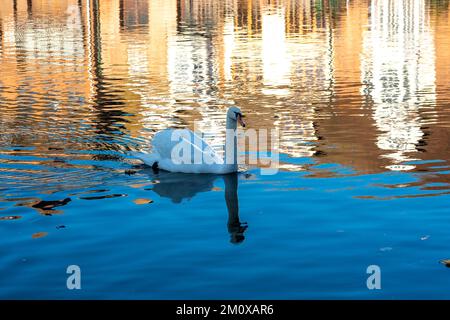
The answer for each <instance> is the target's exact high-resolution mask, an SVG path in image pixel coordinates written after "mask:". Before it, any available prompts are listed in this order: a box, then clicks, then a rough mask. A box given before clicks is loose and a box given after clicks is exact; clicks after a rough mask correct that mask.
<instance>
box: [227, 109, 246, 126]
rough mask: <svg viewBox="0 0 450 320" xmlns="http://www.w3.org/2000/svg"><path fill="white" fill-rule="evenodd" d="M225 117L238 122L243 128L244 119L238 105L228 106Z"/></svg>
mask: <svg viewBox="0 0 450 320" xmlns="http://www.w3.org/2000/svg"><path fill="white" fill-rule="evenodd" d="M227 117H228V118H230V119H231V120H233V121H237V122H239V124H240V125H241V126H243V127H244V128H245V122H244V119H242V117H243V116H242V112H241V109H239V108H238V107H230V108H229V109H228V112H227Z"/></svg>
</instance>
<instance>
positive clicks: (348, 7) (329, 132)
mask: <svg viewBox="0 0 450 320" xmlns="http://www.w3.org/2000/svg"><path fill="white" fill-rule="evenodd" d="M449 13H450V7H449V1H432V0H415V1H412V0H372V1H369V0H354V1H351V0H349V1H326V0H316V1H312V0H309V1H307V0H302V1H300V0H299V1H293V0H285V1H281V0H280V1H262V0H258V1H256V0H238V1H227V0H226V1H206V0H194V1H187V0H148V1H145V0H108V1H97V0H60V1H50V0H39V1H38V0H31V1H26V0H16V1H2V2H1V3H0V40H1V41H0V44H1V45H0V63H1V75H2V76H1V79H0V86H1V88H0V106H1V108H2V111H3V114H2V117H1V119H0V128H1V130H2V133H3V134H2V136H1V138H0V139H1V140H0V142H1V143H2V144H5V145H33V146H35V147H36V151H35V152H36V153H39V152H44V151H45V152H46V151H47V148H48V146H49V145H51V146H56V147H58V146H59V147H63V148H65V149H78V150H85V149H92V148H94V149H102V148H104V149H108V148H113V149H115V150H120V149H123V148H126V144H127V142H128V140H126V138H121V135H117V136H115V135H116V134H117V133H126V134H128V135H130V137H131V138H134V139H137V141H140V147H145V146H146V145H147V144H148V143H149V141H150V139H151V136H152V133H153V132H155V131H157V130H160V129H163V128H166V127H192V126H193V122H194V121H197V122H198V123H199V124H200V125H199V128H200V129H201V130H203V131H205V132H206V133H207V134H208V133H209V136H208V139H210V140H211V141H212V143H213V144H217V145H219V144H220V143H221V141H222V140H223V128H224V115H225V112H224V111H225V110H226V108H227V107H228V106H229V105H232V104H237V105H239V106H240V107H241V108H242V109H243V111H244V113H246V114H247V115H248V117H247V121H248V123H249V126H250V127H253V128H277V129H279V131H280V134H281V136H280V139H281V140H280V151H281V152H282V153H285V154H288V155H290V156H292V157H315V158H316V160H317V162H318V163H321V162H323V163H340V164H342V165H345V166H351V167H353V168H354V169H356V170H358V171H360V172H379V171H385V170H416V169H418V168H417V166H416V165H413V164H408V163H405V162H407V161H411V160H432V159H442V160H445V161H448V159H449V148H448V146H449V143H450V136H449V125H450V121H449V120H450V119H449V112H448V109H447V106H448V105H449V103H450V93H449V89H450V85H449V80H450V66H449V64H448V62H449V61H450V53H449V52H450V50H449V48H450V40H449V37H448V34H450V15H449ZM217 132H220V133H221V134H222V135H221V134H219V135H218V134H217ZM110 136H115V139H116V140H114V141H113V142H111V139H110V138H109V137H110ZM131 138H129V139H131ZM120 139H124V140H123V141H122V140H120ZM127 139H128V138H127ZM284 166H285V168H286V169H292V167H294V168H297V169H301V166H298V165H293V164H285V165H284ZM441 176H442V177H440V178H439V179H445V177H444V176H443V175H441Z"/></svg>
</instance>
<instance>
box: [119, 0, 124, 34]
mask: <svg viewBox="0 0 450 320" xmlns="http://www.w3.org/2000/svg"><path fill="white" fill-rule="evenodd" d="M124 11H125V4H124V3H123V0H120V1H119V25H120V28H121V29H123V28H124V27H125V12H124Z"/></svg>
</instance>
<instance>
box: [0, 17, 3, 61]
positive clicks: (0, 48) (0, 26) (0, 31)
mask: <svg viewBox="0 0 450 320" xmlns="http://www.w3.org/2000/svg"><path fill="white" fill-rule="evenodd" d="M0 54H2V55H3V21H2V18H0Z"/></svg>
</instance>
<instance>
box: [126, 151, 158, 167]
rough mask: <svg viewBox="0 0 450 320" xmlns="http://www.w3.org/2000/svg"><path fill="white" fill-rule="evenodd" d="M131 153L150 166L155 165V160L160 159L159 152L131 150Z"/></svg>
mask: <svg viewBox="0 0 450 320" xmlns="http://www.w3.org/2000/svg"><path fill="white" fill-rule="evenodd" d="M129 155H130V156H132V157H134V158H137V159H139V160H141V161H142V162H144V163H145V164H146V165H148V166H153V165H154V164H155V162H158V161H159V158H160V157H159V154H157V153H144V152H137V151H131V152H129Z"/></svg>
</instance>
